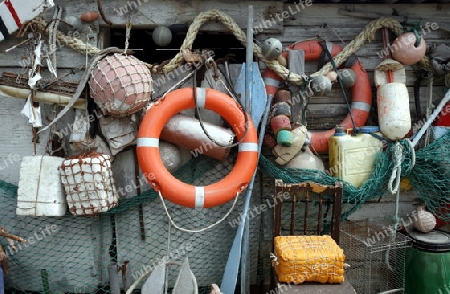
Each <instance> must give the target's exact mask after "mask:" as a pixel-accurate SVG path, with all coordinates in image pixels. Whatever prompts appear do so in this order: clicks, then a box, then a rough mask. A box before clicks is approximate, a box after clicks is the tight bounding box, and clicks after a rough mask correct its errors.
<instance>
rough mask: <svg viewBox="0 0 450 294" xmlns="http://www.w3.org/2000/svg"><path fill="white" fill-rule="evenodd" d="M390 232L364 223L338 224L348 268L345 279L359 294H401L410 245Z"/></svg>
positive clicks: (388, 229) (408, 240)
mask: <svg viewBox="0 0 450 294" xmlns="http://www.w3.org/2000/svg"><path fill="white" fill-rule="evenodd" d="M393 228H394V227H393V226H390V227H389V226H380V225H375V224H372V223H370V222H369V221H367V220H366V221H357V222H354V221H346V222H342V223H341V226H340V230H341V236H340V241H341V243H340V246H341V247H342V248H343V249H344V254H345V256H346V263H347V264H349V265H350V268H349V269H347V271H346V279H347V280H348V281H349V282H350V284H351V285H352V286H353V287H354V288H355V290H356V292H357V293H358V294H375V293H383V292H387V291H389V292H388V293H404V291H403V289H404V273H405V254H406V248H407V247H410V246H411V242H410V238H409V237H407V236H405V235H403V234H401V233H399V232H395V230H394V229H393Z"/></svg>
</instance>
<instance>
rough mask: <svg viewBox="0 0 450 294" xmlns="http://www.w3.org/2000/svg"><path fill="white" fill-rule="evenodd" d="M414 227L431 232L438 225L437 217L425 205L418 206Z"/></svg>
mask: <svg viewBox="0 0 450 294" xmlns="http://www.w3.org/2000/svg"><path fill="white" fill-rule="evenodd" d="M413 225H414V227H415V228H416V229H417V230H418V231H421V232H423V233H428V232H431V231H432V230H433V229H434V227H435V226H436V218H435V217H434V215H433V214H432V213H431V212H429V211H426V210H425V207H423V206H418V207H417V214H416V215H415V216H414V218H413Z"/></svg>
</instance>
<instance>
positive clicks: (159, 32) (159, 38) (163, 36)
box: [152, 26, 172, 47]
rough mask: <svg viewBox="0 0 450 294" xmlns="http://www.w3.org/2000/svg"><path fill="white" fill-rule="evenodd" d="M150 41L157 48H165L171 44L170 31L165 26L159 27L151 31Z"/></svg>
mask: <svg viewBox="0 0 450 294" xmlns="http://www.w3.org/2000/svg"><path fill="white" fill-rule="evenodd" d="M152 39H153V41H154V42H155V44H156V45H158V46H161V47H164V46H167V45H169V44H170V42H172V31H171V30H170V29H169V28H168V27H166V26H159V27H157V28H156V29H155V30H154V31H153V34H152Z"/></svg>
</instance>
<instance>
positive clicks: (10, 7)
mask: <svg viewBox="0 0 450 294" xmlns="http://www.w3.org/2000/svg"><path fill="white" fill-rule="evenodd" d="M54 5H55V4H54V3H53V0H5V1H2V2H1V3H0V41H3V40H4V39H5V38H6V37H8V36H9V35H10V34H12V33H14V32H15V31H17V30H18V29H19V28H20V27H22V25H23V23H25V22H26V21H29V20H32V19H33V18H35V17H36V16H38V15H39V14H41V13H42V12H43V11H44V10H45V9H46V8H49V7H53V6H54Z"/></svg>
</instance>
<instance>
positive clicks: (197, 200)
mask: <svg viewBox="0 0 450 294" xmlns="http://www.w3.org/2000/svg"><path fill="white" fill-rule="evenodd" d="M196 98H197V106H198V107H200V108H205V109H209V110H212V111H215V112H217V113H218V114H220V115H221V116H222V117H223V118H224V119H225V120H226V121H227V122H228V123H229V124H230V126H231V127H232V129H233V131H234V133H235V134H236V137H237V139H238V140H239V141H240V140H242V142H241V143H240V144H239V152H238V155H237V161H236V164H235V165H234V167H233V169H232V170H231V172H230V173H229V174H228V175H227V176H225V178H223V179H222V180H220V181H219V182H216V183H213V184H211V185H208V186H204V187H196V186H192V185H189V184H186V183H183V182H181V181H180V180H178V179H176V178H175V177H174V176H173V175H172V174H171V173H170V172H169V171H168V170H167V169H166V168H165V167H164V165H163V162H162V160H161V157H160V155H159V148H158V145H159V136H160V134H161V131H162V129H163V127H164V125H165V124H166V123H167V121H168V120H169V119H170V118H171V117H172V116H174V115H175V114H177V113H179V112H180V111H182V110H186V109H190V108H194V107H195V100H194V95H193V89H192V88H182V89H178V90H175V91H173V92H170V93H169V94H167V96H166V97H165V98H164V99H161V100H160V101H158V102H156V103H155V104H154V105H152V106H151V107H150V109H149V111H148V112H147V113H146V114H145V116H144V118H143V120H142V123H141V125H140V127H139V132H138V139H137V156H138V162H139V165H140V167H141V170H142V172H143V173H144V175H145V176H146V178H147V181H148V182H149V184H150V185H151V186H152V188H153V189H154V190H156V191H159V192H160V193H161V195H162V196H163V197H164V198H166V199H167V200H169V201H172V202H174V203H176V204H179V205H182V206H185V207H190V208H194V207H205V208H210V207H214V206H218V205H221V204H224V203H226V202H228V201H230V200H232V199H233V198H235V197H236V196H237V194H238V193H240V192H242V190H244V189H245V188H246V187H247V185H248V183H249V182H250V180H251V178H252V176H253V174H254V172H255V170H256V167H257V164H258V143H257V142H258V138H257V134H256V129H255V127H254V126H253V123H252V121H251V118H250V116H249V115H248V114H245V115H246V116H247V123H246V122H245V121H246V120H245V117H244V112H243V111H242V108H241V107H240V106H239V105H238V104H237V103H236V102H235V101H234V100H233V99H232V98H231V97H230V96H228V95H227V94H224V93H222V92H219V91H217V90H214V89H205V88H196ZM246 127H247V132H245V128H246ZM244 135H245V137H244V138H243V136H244Z"/></svg>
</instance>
